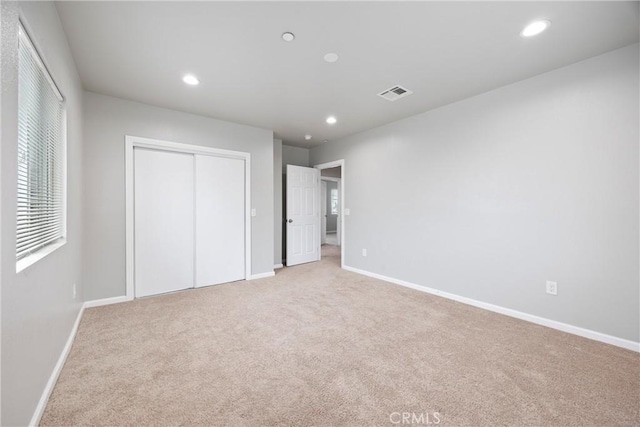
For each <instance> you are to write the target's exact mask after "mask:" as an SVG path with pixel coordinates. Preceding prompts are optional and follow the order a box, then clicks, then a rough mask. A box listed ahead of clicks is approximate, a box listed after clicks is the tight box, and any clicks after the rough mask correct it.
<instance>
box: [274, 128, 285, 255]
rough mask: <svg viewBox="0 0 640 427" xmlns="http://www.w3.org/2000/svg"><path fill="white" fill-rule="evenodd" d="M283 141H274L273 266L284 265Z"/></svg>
mask: <svg viewBox="0 0 640 427" xmlns="http://www.w3.org/2000/svg"><path fill="white" fill-rule="evenodd" d="M281 170H282V140H281V139H274V140H273V234H274V237H273V264H274V265H279V264H282V218H283V217H282V173H280V171H281Z"/></svg>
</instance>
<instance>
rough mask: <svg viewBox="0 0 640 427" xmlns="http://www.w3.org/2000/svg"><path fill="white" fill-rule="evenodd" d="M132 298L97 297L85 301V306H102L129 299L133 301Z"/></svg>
mask: <svg viewBox="0 0 640 427" xmlns="http://www.w3.org/2000/svg"><path fill="white" fill-rule="evenodd" d="M131 300H132V298H129V297H126V296H121V297H113V298H104V299H96V300H93V301H87V302H85V303H84V308H91V307H101V306H103V305H111V304H118V303H121V302H127V301H131Z"/></svg>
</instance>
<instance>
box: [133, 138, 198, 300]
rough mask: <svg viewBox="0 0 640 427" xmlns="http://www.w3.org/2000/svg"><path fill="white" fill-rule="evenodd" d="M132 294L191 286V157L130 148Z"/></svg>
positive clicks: (162, 291) (192, 215) (192, 207)
mask: <svg viewBox="0 0 640 427" xmlns="http://www.w3.org/2000/svg"><path fill="white" fill-rule="evenodd" d="M134 200H135V202H134V223H135V228H134V230H135V231H134V245H135V246H134V257H135V261H134V263H135V273H134V274H135V294H136V297H143V296H147V295H155V294H162V293H165V292H171V291H177V290H180V289H186V288H192V287H193V280H194V265H193V257H194V248H193V246H194V244H193V235H194V157H193V155H192V154H183V153H175V152H169V151H159V150H147V149H144V148H135V149H134Z"/></svg>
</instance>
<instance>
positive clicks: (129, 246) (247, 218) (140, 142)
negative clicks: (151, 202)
mask: <svg viewBox="0 0 640 427" xmlns="http://www.w3.org/2000/svg"><path fill="white" fill-rule="evenodd" d="M136 147H140V148H148V149H152V150H162V151H173V152H178V153H184V154H193V155H196V154H200V155H205V156H215V157H226V158H231V159H240V160H243V161H244V188H245V190H244V196H245V203H244V224H245V225H244V235H245V242H244V265H245V280H248V279H250V278H251V154H250V153H246V152H243V151H232V150H223V149H220V148H212V147H205V146H201V145H191V144H183V143H180V142H172V141H163V140H159V139H152V138H143V137H138V136H131V135H126V136H125V200H126V201H125V209H126V289H125V300H132V299H133V298H134V296H135V288H134V286H135V259H134V245H135V241H134V240H135V239H134V231H135V230H134V209H133V207H134V182H133V177H134V167H135V165H134V158H133V150H134V148H136Z"/></svg>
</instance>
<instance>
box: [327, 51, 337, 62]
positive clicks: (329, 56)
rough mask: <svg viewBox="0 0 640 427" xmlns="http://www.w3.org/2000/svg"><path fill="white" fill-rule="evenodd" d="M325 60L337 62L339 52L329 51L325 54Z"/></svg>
mask: <svg viewBox="0 0 640 427" xmlns="http://www.w3.org/2000/svg"><path fill="white" fill-rule="evenodd" d="M324 60H325V61H326V62H329V63H332V62H336V61H337V60H338V54H337V53H333V52H331V53H327V54H326V55H325V56H324Z"/></svg>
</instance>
